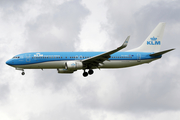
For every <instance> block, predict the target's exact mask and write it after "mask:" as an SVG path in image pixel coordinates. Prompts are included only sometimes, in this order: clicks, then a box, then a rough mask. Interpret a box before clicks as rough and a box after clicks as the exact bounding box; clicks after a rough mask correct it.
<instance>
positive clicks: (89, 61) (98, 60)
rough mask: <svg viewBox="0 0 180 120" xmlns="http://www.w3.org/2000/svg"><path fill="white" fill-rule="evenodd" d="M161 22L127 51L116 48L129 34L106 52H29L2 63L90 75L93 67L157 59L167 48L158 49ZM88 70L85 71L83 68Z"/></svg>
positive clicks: (160, 38) (124, 44)
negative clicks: (138, 43) (141, 41)
mask: <svg viewBox="0 0 180 120" xmlns="http://www.w3.org/2000/svg"><path fill="white" fill-rule="evenodd" d="M164 28H165V23H159V24H158V25H157V27H156V28H155V29H154V30H153V31H152V33H151V34H150V35H149V36H148V37H147V39H146V40H145V41H144V42H143V44H142V45H141V46H140V47H138V48H135V49H132V50H129V51H127V52H118V51H119V50H121V49H123V48H125V47H126V46H127V44H128V41H129V38H130V36H128V37H127V38H126V40H125V42H124V43H123V44H122V45H121V46H120V47H118V48H116V49H114V50H111V51H109V52H31V53H23V54H19V55H16V56H14V57H13V58H12V59H10V60H8V61H7V62H6V64H8V65H10V66H12V67H14V68H15V69H16V70H21V71H22V75H24V74H25V72H24V70H25V69H57V72H58V73H73V72H75V71H77V70H84V72H83V76H84V77H86V76H88V75H92V74H93V73H94V71H93V69H97V68H98V69H103V68H104V69H108V68H124V67H131V66H135V65H140V64H144V63H150V62H152V61H154V60H157V59H160V58H161V57H162V55H163V54H164V53H167V52H169V51H172V50H174V49H169V50H165V51H160V48H161V43H162V37H163V33H164ZM86 70H88V72H86Z"/></svg>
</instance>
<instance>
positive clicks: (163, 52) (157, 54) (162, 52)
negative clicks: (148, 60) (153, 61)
mask: <svg viewBox="0 0 180 120" xmlns="http://www.w3.org/2000/svg"><path fill="white" fill-rule="evenodd" d="M172 50H174V49H169V50H165V51H161V52H157V53H153V54H150V56H153V57H154V56H159V55H162V54H165V53H167V52H170V51H172Z"/></svg>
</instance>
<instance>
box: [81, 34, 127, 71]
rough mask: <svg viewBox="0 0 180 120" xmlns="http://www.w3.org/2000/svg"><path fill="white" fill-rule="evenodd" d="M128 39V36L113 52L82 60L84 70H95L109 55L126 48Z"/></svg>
mask: <svg viewBox="0 0 180 120" xmlns="http://www.w3.org/2000/svg"><path fill="white" fill-rule="evenodd" d="M129 38H130V36H128V37H127V38H126V40H125V41H124V43H123V44H122V45H121V46H120V47H118V48H116V49H114V50H111V51H109V52H106V53H102V54H100V55H97V56H94V57H91V58H87V59H85V60H82V62H83V65H84V66H86V68H89V69H90V68H92V67H96V68H97V67H98V66H99V65H100V64H103V62H104V61H105V60H108V59H109V58H110V55H111V54H114V53H115V52H117V51H119V50H121V49H123V48H125V47H126V46H127V44H128V41H129Z"/></svg>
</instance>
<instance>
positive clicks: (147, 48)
mask: <svg viewBox="0 0 180 120" xmlns="http://www.w3.org/2000/svg"><path fill="white" fill-rule="evenodd" d="M165 25H166V23H163V22H162V23H159V24H158V25H157V26H156V28H155V29H154V30H153V31H152V32H151V34H150V35H149V36H148V37H147V38H146V40H145V41H144V42H143V44H142V45H141V46H140V47H138V48H135V49H132V50H130V51H132V52H159V51H160V48H161V43H162V37H163V33H164V28H165Z"/></svg>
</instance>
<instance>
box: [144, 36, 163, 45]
mask: <svg viewBox="0 0 180 120" xmlns="http://www.w3.org/2000/svg"><path fill="white" fill-rule="evenodd" d="M150 39H151V41H147V45H161V41H157V38H155V37H154V36H153V37H152V38H150Z"/></svg>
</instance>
